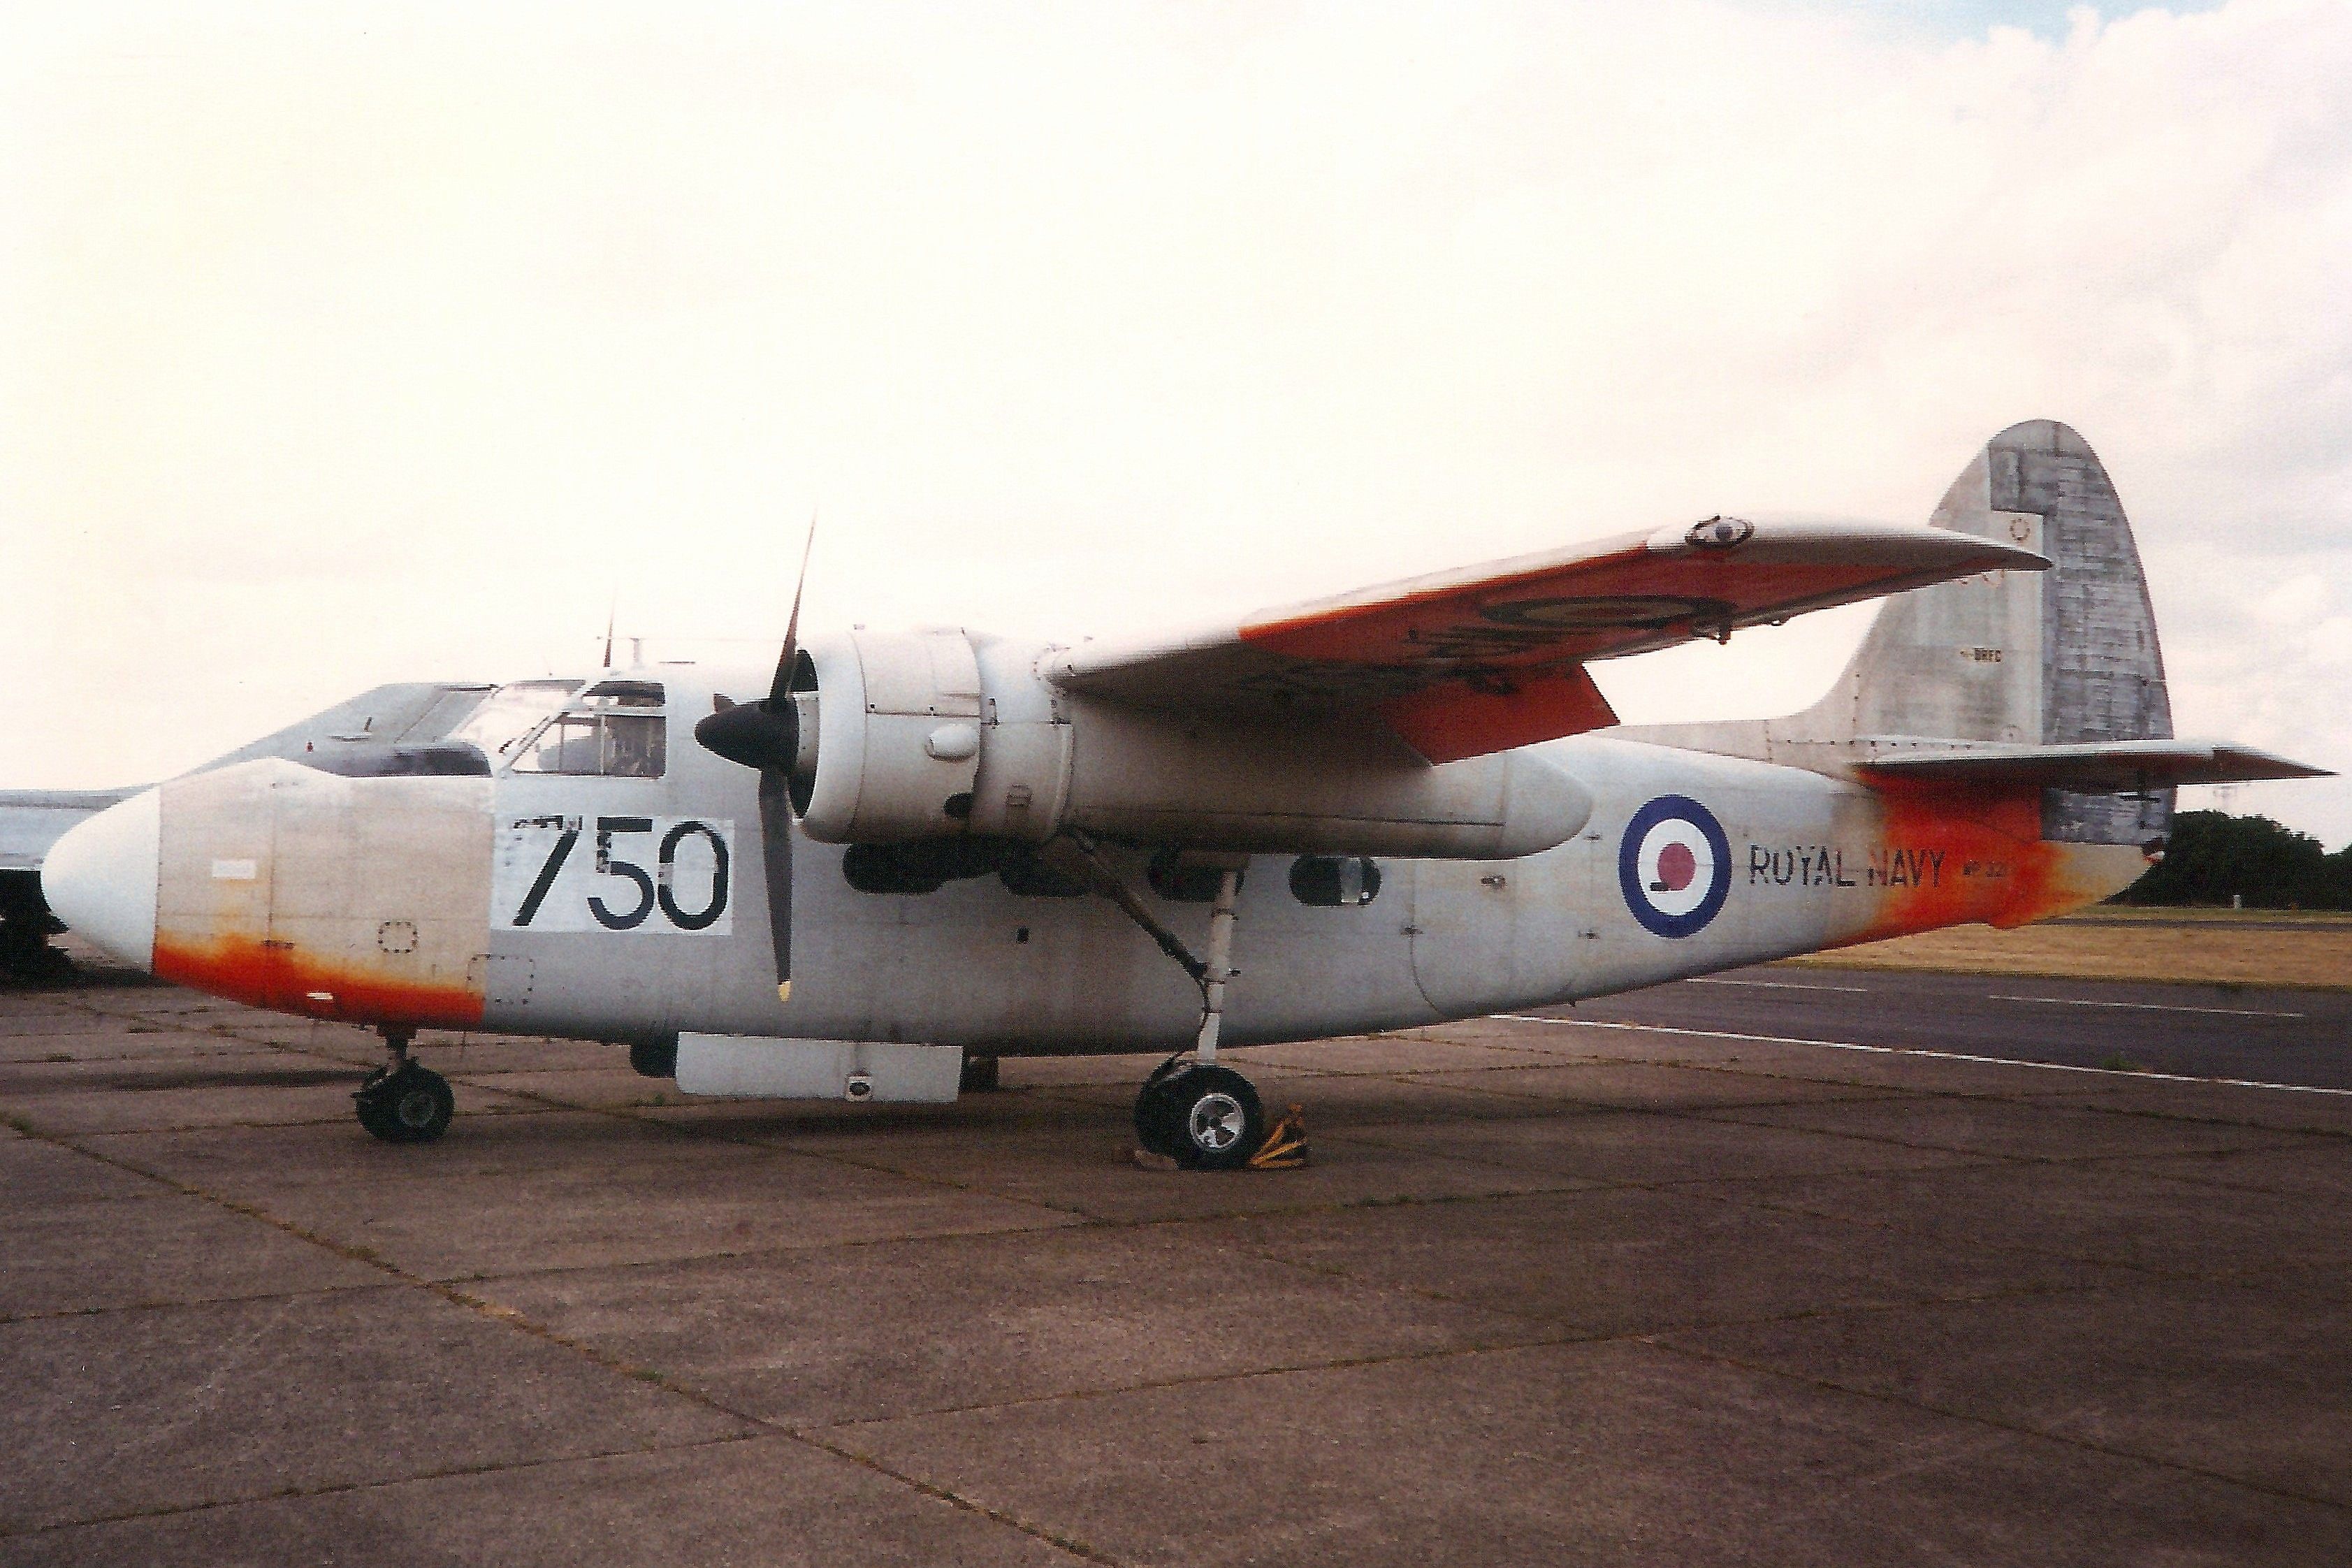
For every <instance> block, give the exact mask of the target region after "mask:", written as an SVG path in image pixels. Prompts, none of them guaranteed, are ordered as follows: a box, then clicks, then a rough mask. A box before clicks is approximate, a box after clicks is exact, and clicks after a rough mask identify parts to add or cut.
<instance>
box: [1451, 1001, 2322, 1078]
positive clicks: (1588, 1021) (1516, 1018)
mask: <svg viewBox="0 0 2352 1568" xmlns="http://www.w3.org/2000/svg"><path fill="white" fill-rule="evenodd" d="M1493 1016H1495V1017H1496V1018H1498V1019H1501V1020H1503V1021H1504V1022H1506V1023H1511V1024H1556V1025H1559V1026H1561V1027H1563V1028H1569V1029H1631V1030H1633V1032H1634V1033H1636V1034H1643V1035H1688V1036H1691V1037H1694V1038H1697V1039H1703V1040H1747V1041H1750V1042H1752V1043H1754V1044H1756V1045H1759V1046H1819V1047H1821V1048H1822V1049H1823V1050H1826V1051H1867V1052H1869V1053H1870V1054H1871V1055H1873V1056H1879V1057H1927V1058H1932V1059H1933V1060H1936V1061H1944V1062H1975V1063H1978V1064H1979V1065H1980V1066H1983V1067H1995V1068H2035V1069H2037V1070H2039V1071H2042V1072H2078V1073H2088V1074H2090V1075H2091V1076H2092V1077H2094V1078H2128V1079H2139V1080H2141V1081H2143V1082H2145V1081H2149V1080H2153V1081H2155V1082H2158V1083H2203V1084H2213V1085H2217V1086H2219V1087H2221V1088H2223V1089H2284V1091H2285V1092H2287V1093H2289V1094H2347V1095H2352V1089H2321V1088H2319V1087H2317V1086H2316V1085H2314V1084H2308V1083H2263V1082H2261V1081H2260V1080H2258V1079H2250V1078H2192V1077H2190V1076H2189V1074H2187V1073H2178V1072H2126V1071H2124V1070H2123V1069H2122V1068H2078V1067H2075V1066H2074V1065H2072V1064H2071V1063H2068V1062H2021V1061H2017V1060H2015V1059H2013V1058H2009V1057H1979V1056H1970V1055H1969V1054H1968V1053H1967V1052H1964V1051H1930V1050H1924V1049H1921V1048H1919V1047H1912V1046H1864V1045H1856V1044H1855V1043H1853V1041H1851V1040H1800V1039H1796V1038H1793V1037H1790V1036H1787V1035H1736V1034H1733V1033H1731V1032H1730V1031H1729V1030H1727V1029H1676V1028H1671V1027H1669V1026H1666V1025H1664V1024H1613V1023H1608V1022H1605V1021H1603V1020H1601V1019H1599V1018H1545V1017H1538V1016H1537V1015H1535V1014H1533V1013H1496V1014H1494V1015H1493Z"/></svg>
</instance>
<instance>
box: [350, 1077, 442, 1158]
mask: <svg viewBox="0 0 2352 1568" xmlns="http://www.w3.org/2000/svg"><path fill="white" fill-rule="evenodd" d="M355 1098H356V1099H357V1100H358V1101H359V1113H360V1125H361V1126H362V1127H364V1128H366V1129H367V1130H368V1131H370V1132H372V1133H373V1134H374V1135H375V1136H376V1137H378V1138H381V1139H383V1141H384V1142H387V1143H430V1142H433V1140H435V1139H436V1138H438V1137H440V1136H441V1134H443V1133H444V1132H446V1131H449V1120H450V1118H451V1117H453V1116H455V1115H457V1096H455V1095H453V1094H451V1093H450V1092H449V1080H448V1079H446V1078H443V1077H442V1076H441V1075H440V1074H439V1073H437V1072H433V1071H430V1070H429V1069H427V1068H421V1067H418V1066H416V1065H415V1063H414V1062H412V1063H410V1064H409V1065H408V1066H406V1067H404V1068H401V1069H400V1070H399V1071H398V1072H396V1073H393V1074H391V1075H390V1076H388V1077H387V1076H385V1075H384V1074H383V1073H381V1072H379V1073H378V1074H377V1075H376V1076H375V1077H373V1078H371V1079H368V1081H367V1082H366V1083H364V1084H362V1085H361V1086H360V1091H359V1093H358V1095H357V1096H356V1097H355Z"/></svg>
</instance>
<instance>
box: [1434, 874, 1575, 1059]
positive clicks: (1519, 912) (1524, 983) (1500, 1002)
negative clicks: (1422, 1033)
mask: <svg viewBox="0 0 2352 1568" xmlns="http://www.w3.org/2000/svg"><path fill="white" fill-rule="evenodd" d="M1590 848H1591V845H1590V844H1589V843H1588V842H1587V840H1586V838H1585V837H1583V836H1579V837H1576V838H1572V839H1570V841H1569V842H1568V843H1566V844H1564V845H1562V846H1560V847H1559V848H1557V849H1550V850H1546V851H1545V852H1544V853H1542V854H1540V855H1528V856H1524V857H1522V858H1518V859H1516V860H1424V861H1422V862H1421V864H1420V867H1419V875H1418V876H1417V877H1416V878H1415V879H1414V880H1413V897H1412V974H1413V979H1414V981H1415V983H1417V984H1419V985H1420V987H1421V993H1422V994H1423V996H1424V997H1426V998H1427V999H1428V1001H1429V1005H1431V1006H1433V1007H1435V1008H1436V1009H1437V1010H1438V1011H1439V1012H1441V1013H1444V1014H1446V1015H1448V1016H1453V1017H1457V1018H1466V1017H1476V1016H1480V1015H1481V1014H1486V1013H1493V1012H1497V1011H1500V1010H1502V1009H1504V1008H1507V1007H1515V1006H1528V1005H1533V1004H1535V1003H1537V1002H1539V1001H1542V1000H1544V999H1546V998H1549V997H1552V996H1557V995H1559V994H1563V993H1565V992H1567V991H1569V990H1570V989H1571V988H1572V987H1573V984H1574V983H1575V979H1576V976H1577V974H1578V973H1579V972H1580V970H1581V969H1582V968H1583V967H1584V965H1585V964H1586V963H1588V962H1589V954H1588V950H1590V949H1591V947H1592V946H1593V942H1591V931H1592V927H1591V921H1590V920H1589V919H1587V918H1586V914H1585V911H1586V910H1587V909H1588V907H1589V903H1588V900H1589V897H1590V890H1589V889H1588V888H1587V887H1586V886H1585V884H1586V883H1588V882H1589V881H1590V880H1591V879H1590V877H1589V876H1587V875H1585V862H1588V861H1589V860H1590V859H1591V856H1590V855H1589V854H1586V853H1584V851H1586V850H1589V849H1590Z"/></svg>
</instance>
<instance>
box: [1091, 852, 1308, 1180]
mask: <svg viewBox="0 0 2352 1568" xmlns="http://www.w3.org/2000/svg"><path fill="white" fill-rule="evenodd" d="M1077 845H1078V847H1079V849H1080V850H1081V851H1082V852H1083V853H1084V854H1085V857H1086V860H1087V866H1088V867H1089V868H1090V870H1091V872H1092V874H1093V880H1094V882H1095V884H1096V887H1097V890H1099V891H1100V892H1101V893H1102V894H1103V895H1104V896H1105V897H1106V898H1108V899H1109V900H1111V902H1113V903H1115V904H1117V905H1118V907H1119V909H1120V910H1122V911H1123V912H1124V913H1125V914H1126V915H1127V917H1128V918H1129V920H1131V921H1134V922H1135V923H1136V924H1137V925H1139V926H1141V927H1142V928H1143V929H1144V931H1146V932H1148V933H1149V934H1150V936H1151V938H1152V939H1153V940H1154V941H1155V942H1158V943H1159V944H1160V951H1161V952H1165V953H1166V954H1167V955H1168V956H1169V957H1170V958H1172V959H1174V960H1175V961H1176V962H1177V963H1179V964H1181V965H1182V967H1183V969H1184V972H1185V973H1188V974H1190V975H1191V976H1192V979H1193V982H1194V983H1195V984H1198V985H1199V986H1200V987H1201V1030H1200V1034H1199V1035H1198V1036H1197V1037H1195V1038H1194V1040H1193V1042H1192V1054H1191V1057H1190V1059H1187V1058H1186V1057H1185V1056H1184V1055H1183V1054H1181V1053H1179V1054H1178V1055H1176V1056H1172V1057H1170V1058H1168V1059H1167V1060H1166V1061H1164V1062H1162V1063H1160V1067H1159V1068H1158V1069H1157V1070H1156V1071H1154V1072H1153V1073H1152V1075H1151V1076H1150V1078H1148V1079H1145V1080H1144V1083H1143V1088H1142V1089H1140V1090H1139V1092H1138V1093H1137V1094H1136V1097H1135V1141H1136V1142H1137V1144H1138V1145H1139V1146H1140V1147H1141V1148H1142V1149H1143V1150H1144V1151H1145V1152H1147V1153H1151V1154H1159V1155H1162V1156H1164V1157H1166V1158H1168V1159H1171V1160H1173V1161H1175V1162H1176V1163H1178V1164H1180V1165H1181V1166H1184V1167H1185V1168H1186V1169H1188V1170H1194V1171H1238V1170H1240V1169H1242V1168H1243V1167H1244V1166H1245V1165H1249V1164H1252V1163H1257V1164H1261V1165H1272V1164H1284V1165H1290V1164H1303V1163H1305V1162H1306V1157H1307V1155H1306V1143H1305V1141H1304V1139H1303V1137H1302V1136H1301V1135H1299V1134H1298V1133H1297V1130H1296V1127H1295V1125H1294V1124H1293V1123H1290V1122H1286V1123H1285V1128H1286V1136H1285V1138H1284V1139H1283V1140H1282V1141H1280V1142H1281V1147H1280V1148H1271V1147H1269V1145H1268V1142H1267V1138H1266V1125H1265V1107H1264V1106H1262V1105H1261V1104H1259V1103H1258V1098H1257V1090H1256V1089H1255V1088H1253V1087H1252V1086H1251V1084H1250V1080H1249V1079H1245V1078H1244V1077H1243V1076H1242V1075H1241V1074H1239V1073H1237V1072H1235V1071H1234V1069H1233V1068H1228V1067H1219V1066H1218V1065H1217V1037H1218V1035H1219V1034H1220V1033H1221V1032H1222V1031H1223V1028H1224V1022H1225V985H1226V983H1227V982H1228V981H1230V980H1232V979H1233V977H1234V968H1233V956H1234V910H1235V906H1236V905H1237V904H1238V903H1239V901H1240V899H1241V889H1242V872H1241V867H1240V866H1239V865H1237V864H1234V865H1227V866H1225V867H1223V868H1221V869H1220V870H1219V871H1218V873H1217V896H1216V901H1215V902H1214V903H1213V905H1211V906H1210V910H1209V956H1208V958H1207V959H1206V960H1202V959H1198V958H1195V957H1193V956H1192V952H1191V950H1189V949H1188V948H1186V947H1185V945H1184V943H1183V942H1182V941H1181V939H1179V938H1178V937H1177V935H1176V933H1175V932H1173V931H1170V930H1169V929H1168V928H1167V927H1166V926H1165V925H1163V924H1161V923H1160V921H1159V920H1158V919H1157V918H1156V917H1155V916H1154V915H1153V914H1152V913H1151V910H1150V909H1149V908H1148V907H1147V906H1146V905H1145V904H1144V902H1143V900H1140V899H1139V898H1137V897H1136V896H1135V894H1134V893H1133V891H1131V890H1130V889H1129V888H1128V886H1127V885H1126V883H1124V882H1122V881H1121V880H1120V879H1119V878H1118V873H1117V872H1115V871H1113V870H1112V869H1111V868H1110V866H1109V864H1108V862H1107V861H1106V860H1105V859H1104V858H1103V857H1102V855H1101V853H1100V852H1099V851H1098V850H1097V849H1096V848H1095V847H1094V846H1093V845H1092V844H1091V843H1089V842H1087V840H1085V839H1079V840H1077ZM1294 1109H1295V1108H1294ZM1266 1155H1273V1156H1276V1157H1275V1158H1273V1159H1267V1158H1265V1157H1264V1156H1266Z"/></svg>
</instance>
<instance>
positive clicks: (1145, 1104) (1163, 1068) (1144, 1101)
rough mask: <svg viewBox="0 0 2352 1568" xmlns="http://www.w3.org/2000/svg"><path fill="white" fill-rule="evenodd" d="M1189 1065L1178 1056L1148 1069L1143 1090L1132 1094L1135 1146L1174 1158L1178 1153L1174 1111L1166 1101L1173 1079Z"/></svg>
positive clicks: (1172, 1106)
mask: <svg viewBox="0 0 2352 1568" xmlns="http://www.w3.org/2000/svg"><path fill="white" fill-rule="evenodd" d="M1188 1066H1189V1064H1188V1063H1187V1062H1186V1061H1185V1060H1184V1058H1183V1057H1182V1056H1181V1055H1178V1056H1172V1057H1170V1058H1168V1059H1167V1060H1166V1061H1164V1062H1161V1063H1160V1065H1159V1066H1158V1067H1156V1068H1152V1069H1151V1076H1150V1078H1147V1079H1144V1080H1143V1087H1142V1088H1141V1089H1137V1090H1136V1091H1135V1142H1136V1144H1137V1146H1138V1147H1139V1148H1141V1149H1144V1150H1146V1151H1148V1152H1150V1153H1154V1154H1165V1155H1167V1156H1168V1157H1169V1158H1170V1159H1171V1160H1173V1159H1175V1158H1177V1157H1178V1156H1179V1155H1180V1154H1181V1152H1182V1150H1181V1148H1180V1147H1179V1146H1178V1143H1177V1137H1176V1108H1175V1106H1174V1105H1173V1104H1171V1102H1170V1100H1169V1098H1168V1086H1169V1085H1170V1084H1171V1083H1173V1082H1175V1080H1176V1079H1177V1078H1178V1077H1179V1076H1180V1075H1181V1074H1182V1073H1183V1072H1184V1071H1185V1070H1186V1068H1187V1067H1188Z"/></svg>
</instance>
